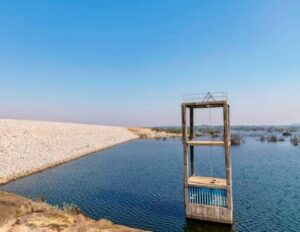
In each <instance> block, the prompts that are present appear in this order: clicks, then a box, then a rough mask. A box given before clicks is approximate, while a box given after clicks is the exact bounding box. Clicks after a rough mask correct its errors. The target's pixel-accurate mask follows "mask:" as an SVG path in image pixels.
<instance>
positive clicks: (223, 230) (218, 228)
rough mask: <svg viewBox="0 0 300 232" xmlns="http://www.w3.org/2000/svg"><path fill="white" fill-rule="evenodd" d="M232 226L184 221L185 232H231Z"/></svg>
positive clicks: (191, 220) (190, 220)
mask: <svg viewBox="0 0 300 232" xmlns="http://www.w3.org/2000/svg"><path fill="white" fill-rule="evenodd" d="M232 228H233V226H232V225H226V224H218V223H213V222H205V221H198V220H193V219H186V224H185V227H184V231H185V232H231V231H233V230H232Z"/></svg>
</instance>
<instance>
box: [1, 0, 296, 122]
mask: <svg viewBox="0 0 300 232" xmlns="http://www.w3.org/2000/svg"><path fill="white" fill-rule="evenodd" d="M208 90H210V91H226V92H227V93H228V95H229V98H230V103H231V108H232V120H231V121H232V123H233V124H247V125H249V124H289V123H295V122H300V1H297V0H296V1H276V0H269V1H268V0H264V1H252V0H251V1H250V0H249V1H225V0H223V1H222V0H220V1H210V0H207V1H199V0H195V1H175V0H149V1H147V0H136V1H131V0H126V1H125V0H123V1H114V0H105V1H104V0H103V1H100V0H97V1H91V0H90V1H76V0H72V1H71V0H70V1H62V0H57V1H55V0H51V1H50V0H49V1H46V0H44V1H39V0H36V1H30V0H27V1H13V0H2V1H0V117H1V118H22V119H41V120H58V121H71V122H84V123H97V124H108V125H126V126H132V125H140V126H158V125H176V124H177V125H179V123H180V113H179V112H180V103H181V100H182V95H183V94H186V93H198V92H203V91H208Z"/></svg>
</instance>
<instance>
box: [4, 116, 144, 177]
mask: <svg viewBox="0 0 300 232" xmlns="http://www.w3.org/2000/svg"><path fill="white" fill-rule="evenodd" d="M136 138H138V136H137V135H135V134H134V133H133V132H131V131H129V130H128V129H127V128H124V127H111V126H96V125H84V124H72V123H57V122H41V121H25V120H11V119H0V183H5V182H8V181H9V180H12V179H15V178H17V177H20V176H24V175H28V174H30V173H33V172H36V171H40V170H43V169H46V168H49V167H51V166H54V165H57V164H60V163H63V162H66V161H69V160H72V159H75V158H78V157H80V156H83V155H86V154H89V153H92V152H95V151H99V150H102V149H105V148H108V147H111V146H113V145H116V144H120V143H123V142H126V141H129V140H132V139H136Z"/></svg>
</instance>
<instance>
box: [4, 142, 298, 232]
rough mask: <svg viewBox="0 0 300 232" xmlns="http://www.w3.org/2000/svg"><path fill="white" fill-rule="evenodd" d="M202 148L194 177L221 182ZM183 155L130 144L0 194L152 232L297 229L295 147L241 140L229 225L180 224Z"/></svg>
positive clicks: (172, 146)
mask: <svg viewBox="0 0 300 232" xmlns="http://www.w3.org/2000/svg"><path fill="white" fill-rule="evenodd" d="M209 149H210V148H201V149H200V148H197V150H196V156H197V159H196V160H197V164H198V166H197V173H198V174H201V175H203V174H205V173H206V174H209V173H210V172H212V174H213V175H215V176H219V177H222V176H224V167H223V164H224V157H223V153H222V152H223V150H222V148H221V147H216V148H212V150H211V152H212V153H213V155H212V156H210V155H209V154H210V150H209ZM182 153H183V148H182V144H181V141H179V140H168V141H156V140H136V141H133V142H130V143H127V144H122V145H119V146H117V147H114V148H111V149H108V150H105V151H102V152H98V153H95V154H92V155H89V156H86V157H83V158H81V159H78V160H74V161H71V162H69V163H66V164H63V165H59V166H57V167H54V168H52V169H48V170H45V171H43V172H40V173H37V174H34V175H31V176H28V177H24V178H20V179H18V180H16V181H13V182H10V183H8V184H6V185H2V186H1V187H0V188H1V189H2V190H7V191H11V192H15V193H18V194H22V195H24V196H27V197H30V198H33V199H34V198H38V197H39V196H41V195H44V196H45V197H46V199H47V201H48V202H49V203H51V204H58V205H61V204H62V203H64V202H65V203H75V204H77V205H78V206H80V208H81V209H82V210H83V211H84V212H85V213H86V214H87V215H89V216H91V217H92V218H94V219H100V218H107V219H110V220H112V221H113V222H115V223H119V224H123V225H128V226H132V227H138V228H143V229H150V230H154V231H211V232H217V231H228V232H229V231H300V147H299V146H298V147H295V146H292V145H290V143H289V142H281V143H266V142H265V143H262V142H258V141H256V140H255V138H247V139H246V142H245V143H244V144H242V145H240V146H236V147H232V160H233V190H234V210H235V211H234V219H235V223H234V225H233V226H232V227H230V226H224V225H217V224H212V223H204V222H197V221H191V220H186V219H185V216H184V205H183V154H182ZM210 161H211V162H210ZM200 164H201V166H200ZM210 164H211V165H210Z"/></svg>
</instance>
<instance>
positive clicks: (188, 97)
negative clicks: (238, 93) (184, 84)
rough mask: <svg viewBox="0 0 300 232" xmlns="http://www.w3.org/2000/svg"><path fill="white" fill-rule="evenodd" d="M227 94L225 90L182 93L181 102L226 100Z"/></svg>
mask: <svg viewBox="0 0 300 232" xmlns="http://www.w3.org/2000/svg"><path fill="white" fill-rule="evenodd" d="M227 100H228V96H227V93H226V92H206V93H197V94H185V95H183V102H184V103H189V102H209V101H227Z"/></svg>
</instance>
